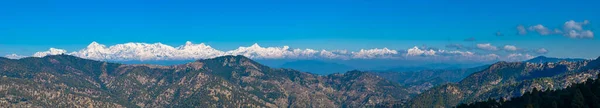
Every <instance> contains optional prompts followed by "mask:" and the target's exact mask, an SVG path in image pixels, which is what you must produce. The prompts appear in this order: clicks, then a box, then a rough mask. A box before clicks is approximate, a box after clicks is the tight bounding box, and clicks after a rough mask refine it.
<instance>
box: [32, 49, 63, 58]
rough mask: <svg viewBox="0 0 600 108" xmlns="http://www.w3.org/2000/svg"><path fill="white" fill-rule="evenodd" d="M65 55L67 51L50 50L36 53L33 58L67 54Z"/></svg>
mask: <svg viewBox="0 0 600 108" xmlns="http://www.w3.org/2000/svg"><path fill="white" fill-rule="evenodd" d="M65 53H67V50H64V49H56V48H50V49H49V50H48V51H43V52H36V53H35V54H33V56H34V57H44V56H47V55H59V54H65Z"/></svg>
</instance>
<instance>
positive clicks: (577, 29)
mask: <svg viewBox="0 0 600 108" xmlns="http://www.w3.org/2000/svg"><path fill="white" fill-rule="evenodd" d="M588 24H590V22H589V21H588V20H584V21H583V22H576V21H574V20H569V21H567V22H565V23H564V24H563V26H562V29H559V28H554V30H551V29H549V28H548V27H546V26H544V25H541V24H537V25H534V26H530V27H529V28H528V29H529V31H535V32H537V33H538V34H540V35H555V34H562V35H563V36H566V37H569V38H578V39H584V38H588V39H591V38H594V32H593V31H591V30H586V28H585V25H588ZM517 30H518V31H519V34H520V35H525V34H527V30H525V26H523V25H518V26H517Z"/></svg>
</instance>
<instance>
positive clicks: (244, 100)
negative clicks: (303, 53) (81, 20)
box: [0, 55, 415, 107]
mask: <svg viewBox="0 0 600 108" xmlns="http://www.w3.org/2000/svg"><path fill="white" fill-rule="evenodd" d="M0 76H2V78H0V80H2V83H0V94H1V95H0V107H88V106H89V107H199V106H198V105H202V107H368V106H374V105H377V104H380V103H392V102H402V101H406V100H407V99H408V98H409V97H411V95H415V94H409V92H408V91H407V90H406V88H405V87H403V86H401V85H400V84H397V83H394V82H391V81H388V80H385V79H384V78H381V77H379V76H376V75H373V74H370V73H367V72H361V71H349V72H346V73H343V74H331V75H327V76H320V75H315V74H310V73H306V72H300V71H296V70H292V69H273V68H269V67H267V66H263V65H261V64H258V63H256V62H255V61H253V60H250V59H249V58H246V57H244V56H222V57H217V58H212V59H203V60H197V61H194V62H190V63H186V64H180V65H171V66H159V65H124V64H118V63H109V62H103V61H94V60H88V59H82V58H78V57H75V56H69V55H50V56H45V57H42V58H38V57H28V58H22V59H7V58H0Z"/></svg>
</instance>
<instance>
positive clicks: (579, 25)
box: [563, 20, 594, 39]
mask: <svg viewBox="0 0 600 108" xmlns="http://www.w3.org/2000/svg"><path fill="white" fill-rule="evenodd" d="M589 23H590V22H589V21H588V20H584V21H583V22H576V21H573V20H569V21H567V22H565V24H564V25H563V31H565V34H564V36H567V37H569V38H580V39H581V38H594V32H592V31H591V30H585V29H584V26H585V25H588V24H589Z"/></svg>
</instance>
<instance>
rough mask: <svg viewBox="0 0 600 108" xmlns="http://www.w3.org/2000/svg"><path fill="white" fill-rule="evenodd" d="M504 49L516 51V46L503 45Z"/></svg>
mask: <svg viewBox="0 0 600 108" xmlns="http://www.w3.org/2000/svg"><path fill="white" fill-rule="evenodd" d="M504 50H506V51H517V47H516V46H513V45H504Z"/></svg>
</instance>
